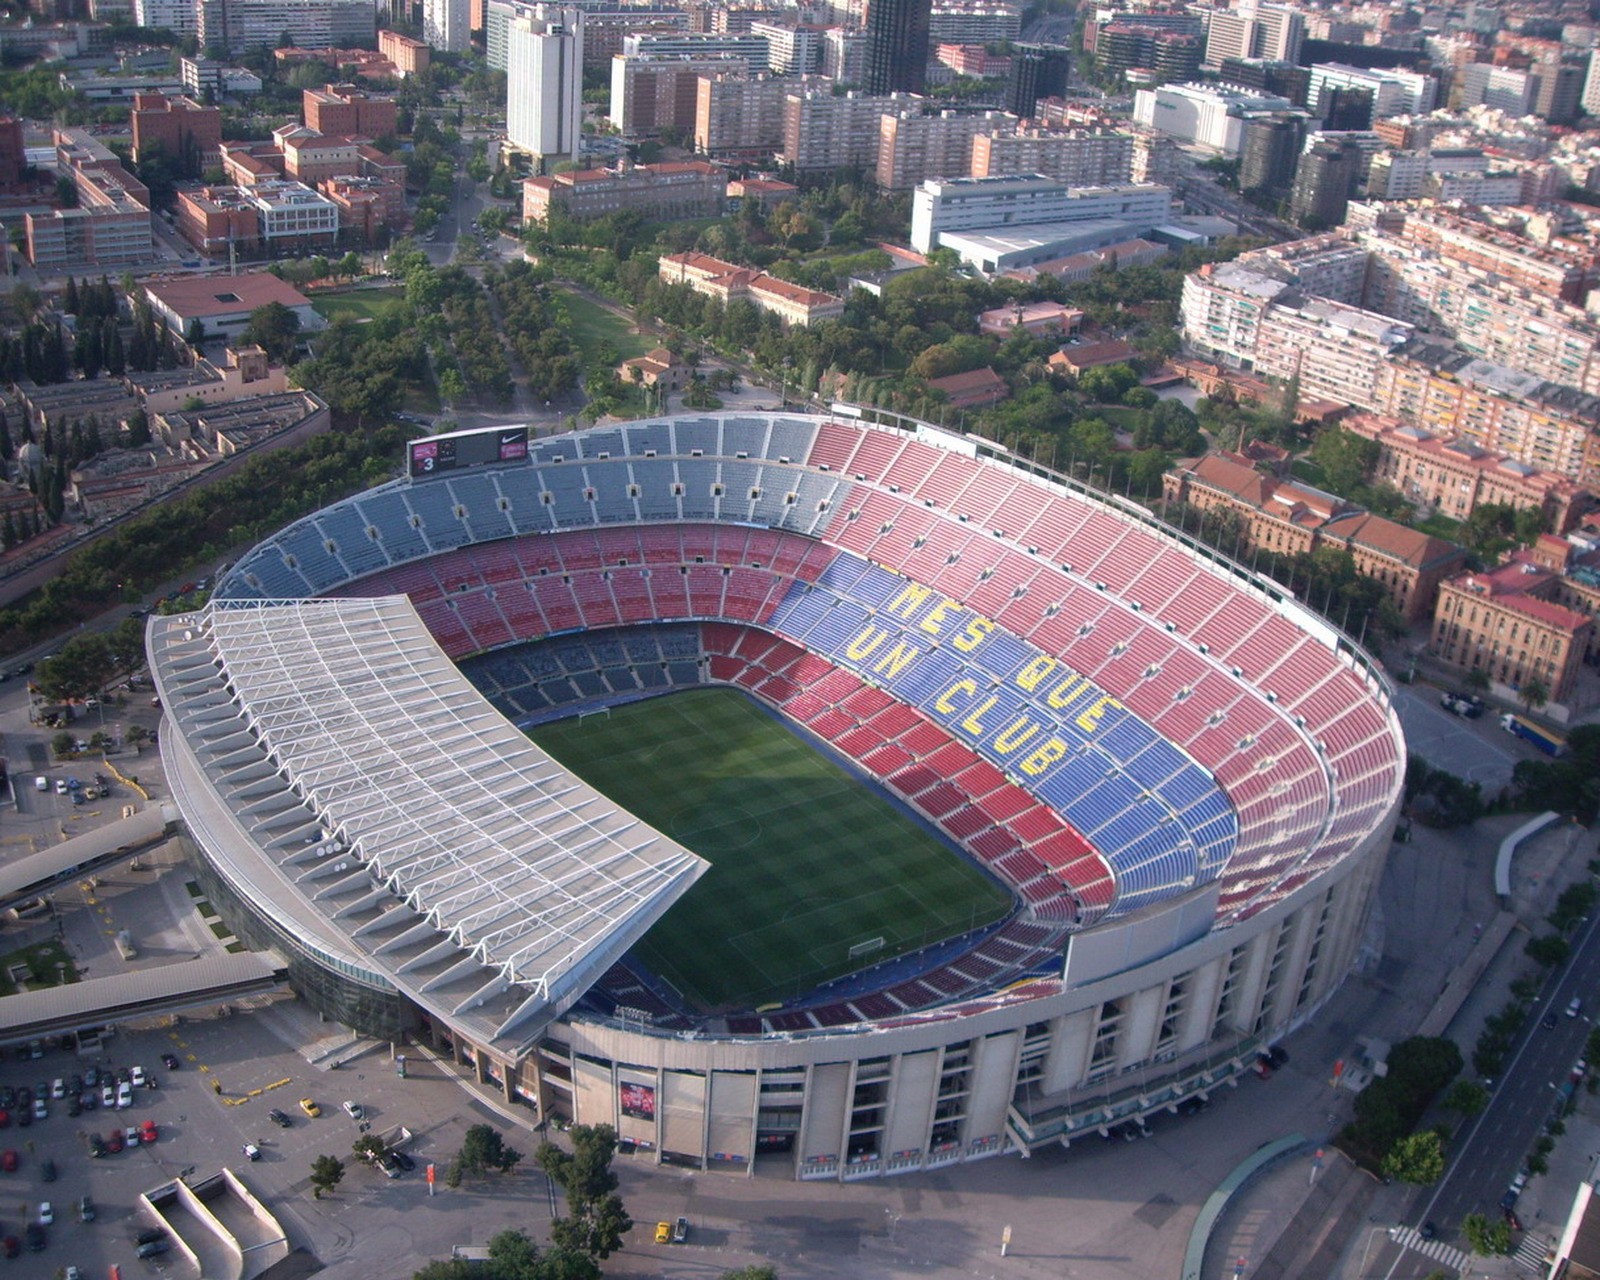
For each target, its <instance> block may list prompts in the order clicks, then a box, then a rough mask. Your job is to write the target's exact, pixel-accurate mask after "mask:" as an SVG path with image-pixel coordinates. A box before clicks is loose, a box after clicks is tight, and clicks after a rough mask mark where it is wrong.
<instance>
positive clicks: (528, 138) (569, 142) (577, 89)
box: [506, 5, 583, 171]
mask: <svg viewBox="0 0 1600 1280" xmlns="http://www.w3.org/2000/svg"><path fill="white" fill-rule="evenodd" d="M582 93H583V12H582V11H581V10H579V9H560V8H557V7H555V6H554V5H539V6H538V8H537V9H536V11H535V14H534V16H532V17H528V16H526V15H524V16H521V17H517V18H513V19H512V20H511V21H510V22H509V23H508V24H507V26H506V136H507V138H509V139H510V141H511V145H512V146H514V147H518V148H520V149H521V150H523V151H527V152H528V153H530V154H531V155H532V156H533V157H534V167H535V168H536V169H537V170H541V171H542V170H543V169H544V168H545V167H547V164H548V162H550V161H553V160H572V161H574V162H576V161H577V159H578V144H579V138H580V136H581V135H580V128H579V126H580V125H581V123H582V115H581V111H582V105H581V103H582Z"/></svg>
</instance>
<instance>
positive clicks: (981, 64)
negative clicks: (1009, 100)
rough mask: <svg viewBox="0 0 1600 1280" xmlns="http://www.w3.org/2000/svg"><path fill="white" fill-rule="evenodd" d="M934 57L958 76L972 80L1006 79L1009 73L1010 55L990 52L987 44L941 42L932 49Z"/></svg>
mask: <svg viewBox="0 0 1600 1280" xmlns="http://www.w3.org/2000/svg"><path fill="white" fill-rule="evenodd" d="M934 58H935V60H936V61H937V62H938V63H939V65H940V66H943V67H949V68H950V70H952V71H954V72H955V73H956V74H957V75H958V76H969V77H971V78H972V79H974V80H1007V79H1009V78H1010V75H1011V56H1010V55H1009V54H1004V53H990V52H989V47H988V46H987V45H981V44H942V45H940V46H939V47H938V48H937V49H936V50H934Z"/></svg>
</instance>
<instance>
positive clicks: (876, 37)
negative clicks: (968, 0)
mask: <svg viewBox="0 0 1600 1280" xmlns="http://www.w3.org/2000/svg"><path fill="white" fill-rule="evenodd" d="M932 9H933V0H868V3H867V78H866V84H865V88H866V91H867V92H868V93H870V94H879V93H921V92H922V90H923V86H924V84H925V79H926V76H927V71H928V15H929V13H930V12H932Z"/></svg>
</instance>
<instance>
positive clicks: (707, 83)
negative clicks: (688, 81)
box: [694, 73, 793, 161]
mask: <svg viewBox="0 0 1600 1280" xmlns="http://www.w3.org/2000/svg"><path fill="white" fill-rule="evenodd" d="M792 88H793V84H792V82H791V81H788V80H781V79H779V78H777V77H775V76H747V75H744V74H743V73H738V74H728V73H724V74H722V75H716V76H701V77H700V80H699V85H698V88H697V93H696V100H695V114H694V149H695V150H696V151H698V152H699V153H700V154H701V155H705V156H710V157H712V158H713V159H716V160H730V161H755V160H760V159H763V158H764V157H767V156H770V155H773V154H775V153H776V152H777V151H779V150H780V149H781V148H782V147H783V104H784V100H785V99H786V98H787V97H788V95H789V92H790V90H791V89H792Z"/></svg>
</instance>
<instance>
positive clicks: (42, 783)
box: [33, 774, 50, 791]
mask: <svg viewBox="0 0 1600 1280" xmlns="http://www.w3.org/2000/svg"><path fill="white" fill-rule="evenodd" d="M33 789H34V790H35V791H48V790H50V779H49V778H47V777H45V776H44V775H43V774H40V775H39V776H38V777H37V778H35V779H34V780H33Z"/></svg>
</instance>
